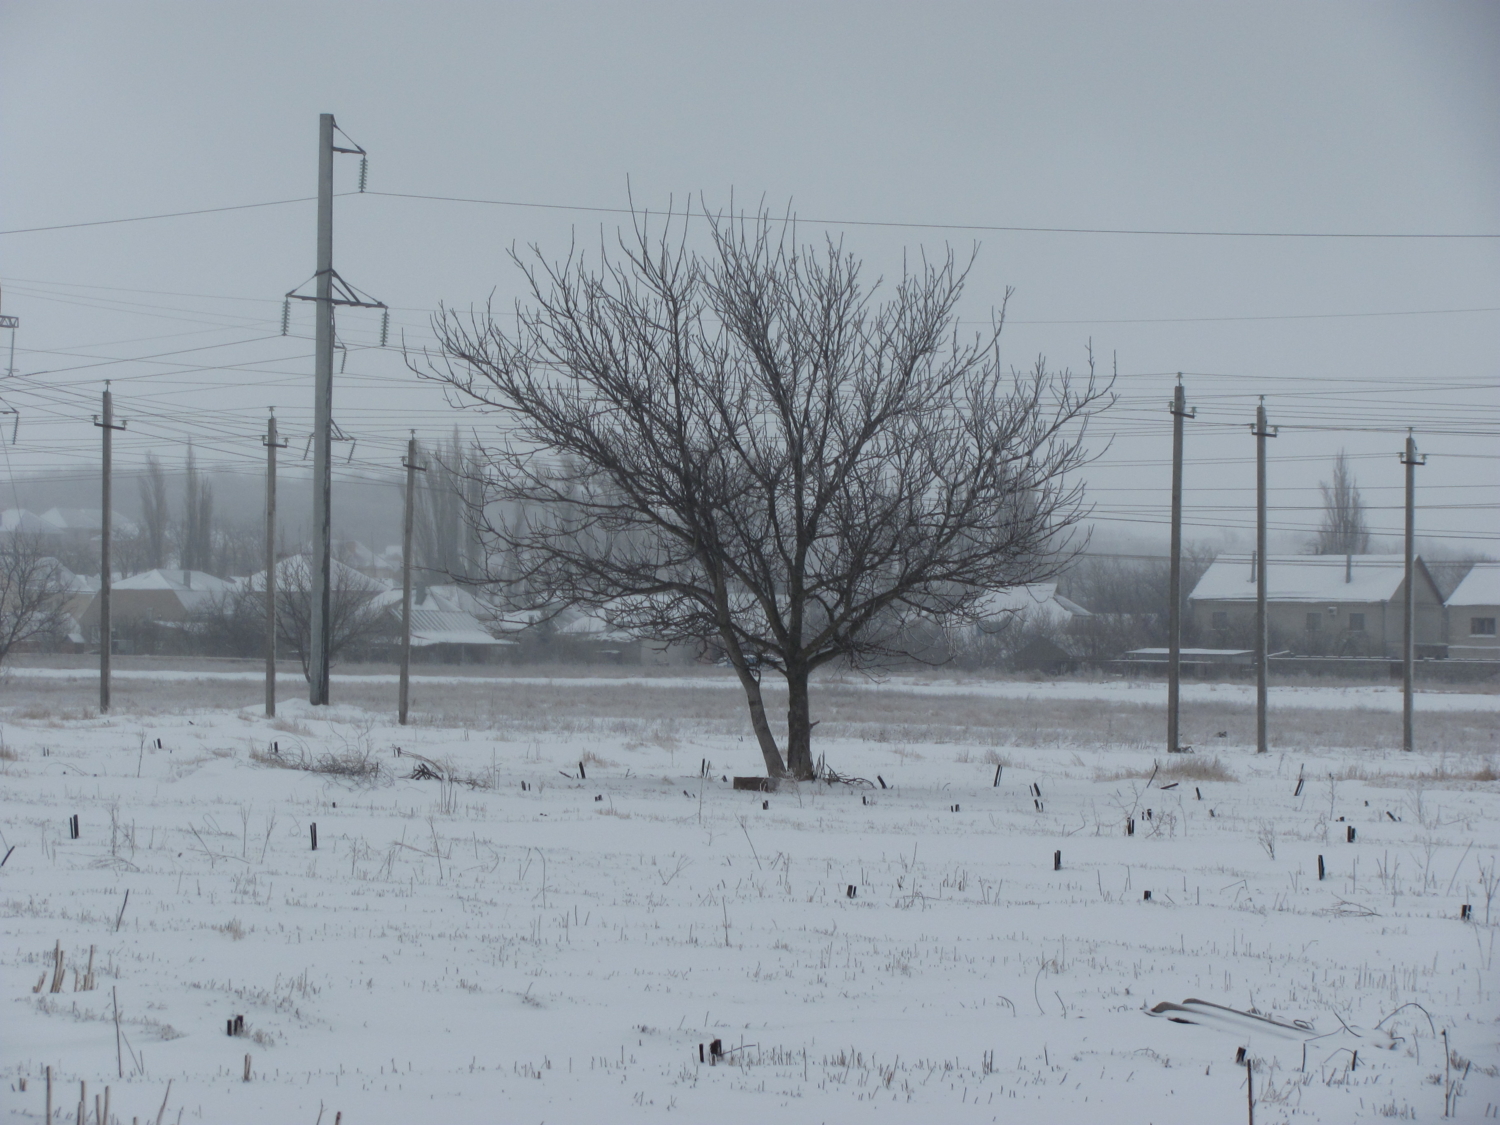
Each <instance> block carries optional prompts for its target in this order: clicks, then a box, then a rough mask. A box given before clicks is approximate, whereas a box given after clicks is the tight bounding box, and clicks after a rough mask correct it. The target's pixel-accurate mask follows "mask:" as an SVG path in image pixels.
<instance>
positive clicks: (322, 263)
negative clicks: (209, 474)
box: [309, 113, 334, 705]
mask: <svg viewBox="0 0 1500 1125" xmlns="http://www.w3.org/2000/svg"><path fill="white" fill-rule="evenodd" d="M333 130H334V124H333V114H331V113H324V114H321V115H319V117H318V271H317V274H316V275H315V277H316V285H317V288H316V292H317V296H316V298H315V301H316V303H315V304H314V305H313V333H314V342H313V354H314V358H313V363H314V371H315V377H316V383H315V386H314V389H313V591H312V639H311V647H312V683H311V688H310V691H309V695H310V698H311V701H312V703H313V704H314V705H317V704H324V703H327V702H328V654H329V642H330V640H331V637H330V632H331V630H330V625H331V616H332V612H333V511H332V499H333V495H332V494H333V459H332V452H333V448H332V443H333Z"/></svg>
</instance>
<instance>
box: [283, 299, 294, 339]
mask: <svg viewBox="0 0 1500 1125" xmlns="http://www.w3.org/2000/svg"><path fill="white" fill-rule="evenodd" d="M291 322H292V299H291V298H290V297H284V298H282V301H281V334H282V335H283V336H285V335H286V330H287V326H288V325H290V324H291Z"/></svg>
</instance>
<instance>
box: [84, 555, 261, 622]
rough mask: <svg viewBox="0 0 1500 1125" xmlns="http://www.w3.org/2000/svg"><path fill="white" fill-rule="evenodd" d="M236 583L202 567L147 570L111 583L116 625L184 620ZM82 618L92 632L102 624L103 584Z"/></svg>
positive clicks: (113, 617) (96, 585) (229, 589)
mask: <svg viewBox="0 0 1500 1125" xmlns="http://www.w3.org/2000/svg"><path fill="white" fill-rule="evenodd" d="M234 588H235V584H234V583H233V582H229V581H226V580H225V579H223V578H215V577H214V576H213V575H212V574H205V573H204V572H203V571H201V570H175V569H173V570H168V569H165V568H163V569H159V570H147V571H144V572H142V573H140V574H132V575H130V576H129V577H128V578H117V579H115V580H114V581H113V582H111V583H110V591H111V593H110V603H109V615H110V621H111V624H112V625H113V626H115V627H120V626H123V625H129V624H132V623H138V622H158V623H170V624H182V623H184V622H186V621H188V620H189V619H190V618H191V617H192V616H193V614H194V613H196V612H197V611H198V610H199V609H201V608H203V607H204V606H205V605H206V604H207V603H209V602H211V601H213V600H214V599H215V598H220V597H223V596H224V595H225V594H226V593H228V592H229V591H231V590H233V589H234ZM92 594H93V596H92V597H91V598H90V599H89V604H88V607H87V608H86V609H85V610H84V611H83V614H82V616H81V617H80V618H79V624H80V625H82V626H83V628H84V629H85V630H87V631H89V632H91V633H93V632H97V631H98V628H99V587H98V584H97V583H95V584H94V588H93V591H92Z"/></svg>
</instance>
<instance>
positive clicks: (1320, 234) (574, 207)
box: [365, 191, 1500, 239]
mask: <svg viewBox="0 0 1500 1125" xmlns="http://www.w3.org/2000/svg"><path fill="white" fill-rule="evenodd" d="M365 194H366V195H375V196H382V197H385V198H388V199H416V200H424V201H429V202H440V203H476V204H483V205H488V206H492V207H526V208H535V209H540V210H555V211H586V212H590V213H594V214H605V215H640V216H642V217H648V216H649V215H650V214H651V212H650V211H649V210H647V209H644V208H643V209H640V210H636V209H633V208H630V207H589V206H584V205H581V204H565V203H531V202H522V201H518V200H510V199H475V198H469V197H464V196H452V195H425V194H417V193H415V192H399V191H370V192H366V193H365ZM668 217H674V216H672V214H671V213H670V212H669V213H668ZM683 217H685V218H687V217H691V216H690V214H688V213H687V212H684V216H683ZM705 217H707V216H706V215H705ZM788 218H789V219H790V220H791V221H792V222H802V223H816V224H820V225H823V226H835V227H900V228H905V229H910V230H959V231H990V232H997V233H1002V234H1003V233H1015V234H1108V235H1143V236H1152V237H1170V238H1342V239H1348V238H1377V239H1379V238H1396V239H1472V238H1482V239H1489V238H1500V234H1472V233H1431V232H1420V233H1419V232H1389V231H1246V230H1154V229H1143V228H1126V227H1035V226H1011V225H999V224H988V223H918V222H907V221H892V220H878V219H818V218H805V219H804V218H802V217H801V216H798V215H791V216H788Z"/></svg>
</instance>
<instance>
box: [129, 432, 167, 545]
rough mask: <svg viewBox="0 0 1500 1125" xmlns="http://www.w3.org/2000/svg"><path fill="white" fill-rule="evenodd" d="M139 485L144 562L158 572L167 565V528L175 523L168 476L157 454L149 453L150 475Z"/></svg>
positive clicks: (147, 467)
mask: <svg viewBox="0 0 1500 1125" xmlns="http://www.w3.org/2000/svg"><path fill="white" fill-rule="evenodd" d="M136 483H137V484H138V485H139V486H140V490H141V531H142V533H143V539H144V544H143V546H144V548H145V552H144V553H145V557H144V559H143V561H144V563H145V568H146V569H147V570H155V569H158V568H160V567H163V566H166V565H167V525H168V523H169V522H170V521H171V513H170V512H169V511H168V507H167V477H166V474H165V473H163V472H162V468H161V462H160V461H158V460H157V459H156V455H155V454H153V453H148V454H146V475H145V476H143V477H140V478H139V479H138V480H137V481H136Z"/></svg>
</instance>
